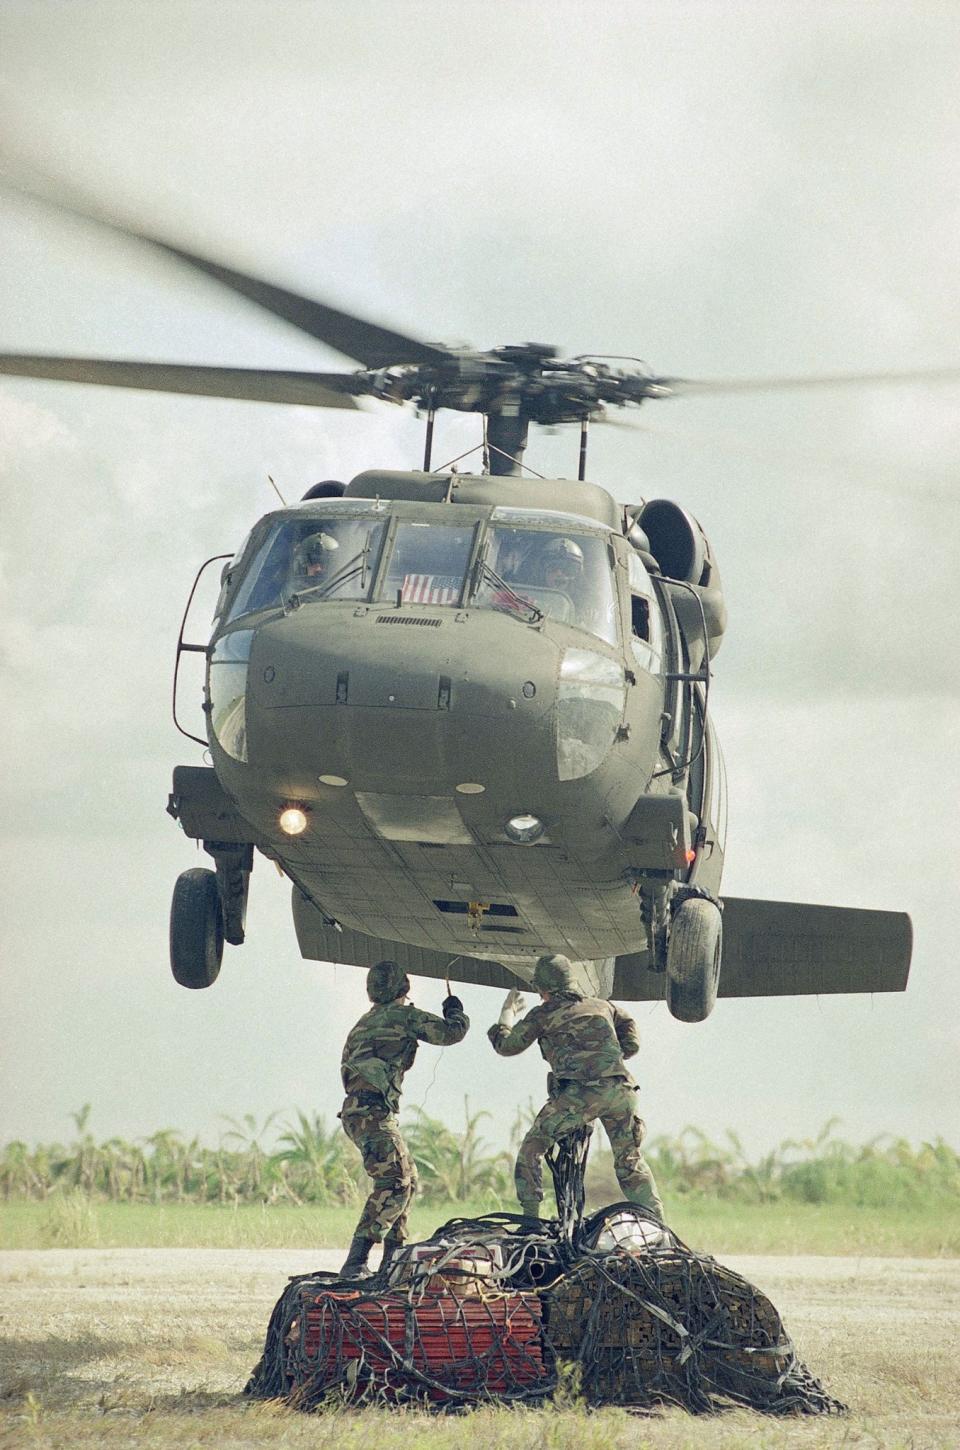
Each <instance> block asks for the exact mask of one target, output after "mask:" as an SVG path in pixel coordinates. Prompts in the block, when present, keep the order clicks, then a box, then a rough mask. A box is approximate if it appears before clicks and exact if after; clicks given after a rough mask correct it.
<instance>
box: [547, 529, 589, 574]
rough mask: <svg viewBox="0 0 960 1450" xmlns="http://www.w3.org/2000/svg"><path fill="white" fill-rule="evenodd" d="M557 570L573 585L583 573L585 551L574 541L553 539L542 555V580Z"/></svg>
mask: <svg viewBox="0 0 960 1450" xmlns="http://www.w3.org/2000/svg"><path fill="white" fill-rule="evenodd" d="M555 570H559V571H560V573H561V575H562V577H563V578H564V579H567V580H569V581H570V582H571V583H573V582H574V581H575V580H576V579H578V578H579V577H580V575H581V573H582V572H583V550H582V549H581V547H580V545H579V544H577V543H575V542H574V540H573V539H566V538H562V537H561V538H557V539H551V540H550V542H549V544H547V545H546V547H545V548H544V550H543V553H542V554H541V555H540V574H541V578H543V579H544V580H545V579H546V577H547V574H548V573H552V572H553V571H555Z"/></svg>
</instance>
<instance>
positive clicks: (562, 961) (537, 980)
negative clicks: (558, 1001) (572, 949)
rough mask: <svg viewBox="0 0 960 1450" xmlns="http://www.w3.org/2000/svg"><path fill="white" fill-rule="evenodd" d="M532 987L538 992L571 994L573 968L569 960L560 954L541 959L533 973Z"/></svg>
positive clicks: (552, 953) (553, 953)
mask: <svg viewBox="0 0 960 1450" xmlns="http://www.w3.org/2000/svg"><path fill="white" fill-rule="evenodd" d="M533 985H534V986H535V987H536V989H537V991H538V992H572V991H574V990H575V988H574V985H573V966H572V964H571V961H570V958H569V957H565V956H563V955H562V954H561V953H560V952H551V953H550V955H549V956H546V957H541V958H540V960H539V961H538V962H537V965H536V967H535V968H534V971H533Z"/></svg>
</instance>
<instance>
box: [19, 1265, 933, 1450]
mask: <svg viewBox="0 0 960 1450" xmlns="http://www.w3.org/2000/svg"><path fill="white" fill-rule="evenodd" d="M855 1267H856V1266H855V1265H851V1271H853V1270H854V1269H855ZM133 1272H134V1271H132V1270H131V1269H130V1268H129V1266H127V1267H124V1268H123V1269H122V1271H118V1270H116V1269H113V1268H111V1266H110V1264H109V1262H108V1261H106V1260H98V1262H97V1263H91V1262H90V1261H89V1260H88V1261H87V1262H86V1263H83V1262H82V1261H81V1262H80V1263H79V1264H78V1263H73V1264H71V1262H70V1261H67V1262H64V1263H63V1264H61V1265H59V1266H55V1267H53V1268H51V1267H50V1266H47V1267H46V1268H44V1269H42V1270H40V1269H38V1270H37V1271H36V1272H35V1273H33V1272H31V1271H30V1270H29V1268H27V1267H24V1266H18V1267H17V1268H16V1270H15V1271H14V1272H12V1273H9V1274H8V1275H7V1278H6V1282H5V1283H4V1284H3V1290H2V1292H3V1316H4V1322H3V1324H2V1326H0V1445H2V1446H4V1447H5V1450H6V1447H7V1446H9V1447H10V1450H21V1447H22V1450H32V1447H36V1450H61V1447H63V1450H92V1447H96V1450H101V1447H102V1450H114V1447H116V1450H120V1447H129V1446H132V1445H135V1446H137V1447H141V1450H206V1447H210V1450H261V1447H264V1450H272V1447H282V1450H300V1447H303V1450H837V1447H839V1446H841V1445H843V1446H850V1447H853V1446H856V1447H860V1450H907V1447H911V1450H956V1446H957V1445H958V1444H960V1422H958V1411H957V1402H956V1357H955V1353H954V1350H953V1346H952V1340H953V1339H954V1337H955V1335H956V1332H957V1326H958V1324H960V1278H958V1274H957V1271H956V1268H955V1267H949V1266H943V1267H942V1268H941V1267H940V1266H937V1267H936V1268H935V1269H928V1270H927V1271H925V1272H924V1273H921V1274H918V1273H917V1272H916V1271H914V1270H912V1269H911V1268H910V1267H909V1266H906V1267H898V1266H896V1265H891V1266H890V1268H889V1270H888V1269H887V1268H886V1266H884V1267H883V1268H882V1269H878V1268H876V1267H874V1268H870V1267H869V1266H867V1267H865V1268H864V1269H863V1271H862V1275H861V1277H860V1279H859V1280H858V1281H857V1282H856V1283H854V1282H853V1280H852V1277H851V1278H848V1279H844V1280H838V1281H837V1282H836V1283H831V1282H825V1281H823V1280H822V1279H817V1277H816V1276H813V1277H806V1278H805V1277H804V1274H805V1270H804V1269H803V1267H802V1266H798V1268H797V1269H796V1270H795V1271H793V1272H792V1274H791V1276H790V1277H789V1278H786V1277H785V1278H782V1279H781V1280H779V1281H778V1284H777V1288H776V1291H775V1292H776V1300H777V1303H778V1307H780V1308H781V1310H782V1311H783V1313H784V1315H785V1318H786V1321H787V1326H788V1328H789V1329H790V1330H791V1331H792V1332H793V1333H794V1335H795V1336H796V1337H797V1339H798V1347H799V1349H800V1352H801V1354H802V1356H803V1358H804V1359H805V1360H806V1361H807V1362H808V1363H809V1365H810V1367H811V1369H812V1370H813V1371H814V1373H816V1374H817V1375H819V1376H821V1377H822V1378H823V1380H824V1381H825V1383H826V1386H827V1388H828V1389H829V1390H830V1391H831V1392H832V1393H834V1394H836V1395H838V1396H840V1397H841V1398H842V1399H844V1400H846V1401H847V1402H848V1403H849V1404H850V1405H851V1414H850V1416H849V1417H848V1418H846V1419H843V1420H821V1419H814V1420H794V1419H788V1420H785V1421H774V1420H770V1419H766V1418H763V1417H761V1416H759V1415H753V1414H750V1413H749V1412H746V1411H733V1412H731V1413H729V1414H725V1415H720V1416H716V1417H712V1418H698V1419H691V1418H690V1417H689V1416H687V1415H685V1414H684V1413H683V1412H682V1411H677V1410H665V1411H663V1412H661V1413H657V1414H655V1415H652V1416H650V1417H635V1416H630V1415H628V1414H626V1413H625V1412H624V1411H621V1410H617V1409H604V1410H600V1411H597V1412H595V1413H591V1414H588V1413H585V1412H584V1410H583V1409H582V1408H581V1407H579V1406H577V1405H576V1404H573V1405H570V1404H567V1405H564V1406H563V1407H561V1408H555V1407H547V1408H544V1409H542V1410H535V1411H523V1410H506V1409H482V1410H478V1411H476V1412H474V1413H471V1414H468V1415H465V1416H456V1417H453V1416H451V1417H449V1418H432V1417H428V1416H425V1415H422V1414H418V1413H414V1412H399V1413H398V1412H384V1411H378V1410H364V1411H339V1412H338V1411H333V1412H328V1413H325V1414H320V1415H311V1416H306V1415H298V1414H296V1413H295V1412H292V1411H290V1410H288V1409H286V1408H284V1407H282V1406H279V1405H274V1404H257V1403H253V1404H250V1403H246V1402H245V1401H244V1400H242V1399H241V1397H240V1393H239V1392H240V1389H241V1387H242V1385H243V1383H244V1381H245V1379H246V1376H247V1374H248V1373H249V1371H250V1369H251V1367H252V1365H253V1362H254V1361H255V1359H256V1358H257V1356H258V1354H259V1352H260V1347H261V1345H262V1340H263V1333H264V1329H265V1327H266V1320H267V1316H268V1314H269V1310H270V1307H271V1305H272V1303H273V1300H274V1299H275V1297H276V1295H277V1293H278V1292H279V1290H280V1288H282V1282H283V1272H282V1270H280V1271H278V1270H277V1268H276V1266H273V1267H271V1268H270V1270H269V1272H265V1271H264V1267H263V1265H262V1263H261V1264H260V1265H259V1266H258V1265H257V1263H256V1259H255V1255H251V1262H250V1266H249V1268H247V1269H244V1270H242V1271H239V1272H238V1270H237V1268H236V1266H235V1265H230V1266H224V1267H223V1268H222V1269H218V1268H217V1267H216V1266H214V1267H213V1268H211V1267H210V1266H209V1264H205V1265H204V1266H203V1268H202V1270H200V1269H199V1266H197V1265H191V1263H190V1262H189V1258H186V1259H184V1258H182V1257H181V1256H176V1258H175V1260H173V1261H171V1262H170V1263H169V1264H166V1265H163V1266H162V1268H161V1269H160V1270H159V1271H158V1272H154V1271H151V1273H150V1274H149V1275H144V1276H143V1277H141V1278H136V1277H133ZM912 1306H915V1307H916V1308H920V1307H921V1306H922V1307H923V1310H924V1312H923V1313H922V1314H917V1313H913V1315H912V1317H911V1307H912ZM4 1336H7V1337H4Z"/></svg>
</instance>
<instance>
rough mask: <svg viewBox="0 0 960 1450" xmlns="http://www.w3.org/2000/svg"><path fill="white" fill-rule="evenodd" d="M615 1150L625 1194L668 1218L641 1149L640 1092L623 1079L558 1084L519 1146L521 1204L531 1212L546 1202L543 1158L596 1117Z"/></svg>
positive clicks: (516, 1173) (516, 1174) (517, 1174)
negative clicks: (560, 1139) (563, 1139)
mask: <svg viewBox="0 0 960 1450" xmlns="http://www.w3.org/2000/svg"><path fill="white" fill-rule="evenodd" d="M598 1118H599V1119H600V1122H601V1123H602V1124H603V1126H604V1129H605V1130H606V1134H607V1137H608V1138H609V1139H610V1147H611V1148H612V1150H613V1167H614V1171H615V1173H616V1175H617V1182H618V1183H619V1184H620V1187H621V1189H622V1190H623V1196H624V1198H625V1199H628V1200H629V1201H630V1202H631V1203H637V1204H641V1205H642V1206H643V1207H644V1208H649V1209H651V1210H652V1211H653V1212H654V1213H655V1214H656V1215H657V1217H658V1218H662V1217H663V1204H662V1203H661V1201H660V1195H659V1193H658V1192H657V1185H656V1183H655V1181H654V1177H653V1174H652V1173H651V1172H650V1169H649V1167H648V1166H647V1162H646V1159H645V1158H644V1156H643V1154H642V1153H641V1151H640V1144H641V1143H642V1142H643V1138H644V1134H645V1133H646V1128H645V1127H644V1123H643V1119H642V1118H641V1117H640V1116H639V1114H638V1113H637V1090H636V1088H634V1087H631V1086H630V1084H629V1083H627V1082H624V1080H623V1079H622V1078H607V1079H605V1080H604V1081H601V1082H593V1083H582V1082H574V1081H571V1080H570V1079H569V1078H568V1079H567V1080H566V1081H565V1082H564V1083H562V1084H561V1085H559V1087H558V1091H557V1093H556V1094H555V1096H552V1097H551V1098H550V1101H549V1102H547V1103H544V1105H543V1107H542V1108H541V1109H540V1111H539V1113H538V1114H537V1116H536V1118H535V1119H534V1121H533V1125H532V1127H531V1128H530V1130H529V1132H528V1133H527V1135H526V1137H525V1138H524V1140H523V1142H522V1143H521V1144H520V1151H519V1153H518V1154H517V1163H516V1167H515V1169H514V1179H515V1181H516V1185H517V1197H518V1198H519V1200H520V1204H521V1206H522V1207H523V1208H524V1209H526V1210H528V1211H532V1210H533V1209H534V1206H535V1205H538V1204H539V1203H540V1201H541V1200H542V1198H543V1155H544V1153H546V1152H547V1150H548V1149H549V1148H550V1147H552V1145H553V1144H554V1143H555V1142H556V1141H557V1139H558V1138H562V1137H564V1136H565V1135H566V1134H567V1133H572V1132H573V1131H574V1129H575V1128H582V1127H584V1126H585V1125H586V1124H587V1123H594V1122H596V1120H597V1119H598Z"/></svg>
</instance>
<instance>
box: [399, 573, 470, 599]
mask: <svg viewBox="0 0 960 1450" xmlns="http://www.w3.org/2000/svg"><path fill="white" fill-rule="evenodd" d="M460 584H461V580H460V576H459V575H458V574H405V575H404V576H403V588H402V589H401V591H400V602H401V603H402V604H456V603H457V601H458V599H459V598H460Z"/></svg>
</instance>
